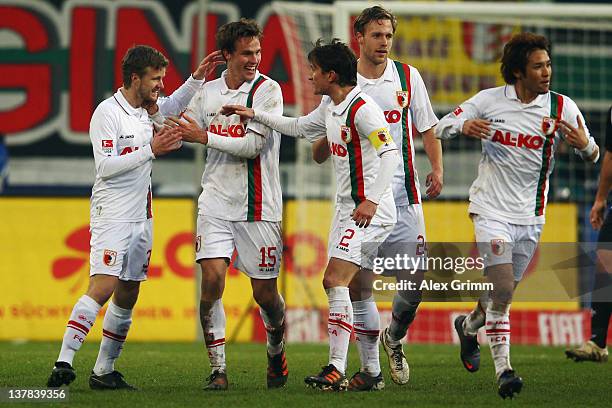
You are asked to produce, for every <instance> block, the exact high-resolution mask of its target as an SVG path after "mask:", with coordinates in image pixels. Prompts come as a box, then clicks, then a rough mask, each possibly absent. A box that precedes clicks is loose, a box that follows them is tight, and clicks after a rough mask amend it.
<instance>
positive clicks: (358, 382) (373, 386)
mask: <svg viewBox="0 0 612 408" xmlns="http://www.w3.org/2000/svg"><path fill="white" fill-rule="evenodd" d="M383 388H385V380H384V379H383V376H382V372H381V373H379V374H378V375H377V376H376V377H373V376H371V375H370V374H368V373H364V372H363V371H358V372H356V373H355V375H353V377H352V378H351V381H349V385H348V390H349V391H378V390H382V389H383Z"/></svg>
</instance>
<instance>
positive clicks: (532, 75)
mask: <svg viewBox="0 0 612 408" xmlns="http://www.w3.org/2000/svg"><path fill="white" fill-rule="evenodd" d="M514 74H515V76H516V78H517V85H519V86H522V87H523V88H524V89H525V90H527V91H528V92H530V93H532V94H535V95H541V94H545V93H547V92H548V91H549V90H550V79H551V76H552V64H551V61H550V57H549V56H548V52H546V50H535V51H533V52H532V53H531V54H529V58H528V60H527V66H526V67H525V73H524V74H523V73H522V72H520V71H517V72H515V73H514ZM519 83H520V84H519Z"/></svg>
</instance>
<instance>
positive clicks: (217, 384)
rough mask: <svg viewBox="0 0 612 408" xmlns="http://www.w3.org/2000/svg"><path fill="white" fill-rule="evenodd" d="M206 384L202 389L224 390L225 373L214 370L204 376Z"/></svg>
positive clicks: (226, 385) (225, 382)
mask: <svg viewBox="0 0 612 408" xmlns="http://www.w3.org/2000/svg"><path fill="white" fill-rule="evenodd" d="M206 381H208V384H206V385H205V386H204V391H226V390H227V387H228V382H227V374H225V371H221V370H215V371H213V372H212V374H211V375H209V376H208V378H206Z"/></svg>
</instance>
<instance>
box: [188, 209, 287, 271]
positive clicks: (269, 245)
mask: <svg viewBox="0 0 612 408" xmlns="http://www.w3.org/2000/svg"><path fill="white" fill-rule="evenodd" d="M234 249H236V253H237V256H236V259H235V260H234V266H236V268H238V269H239V270H241V271H242V272H244V273H245V274H246V275H247V276H248V277H250V278H254V279H272V278H276V277H278V272H279V270H280V265H281V257H282V254H283V238H282V234H281V223H280V222H271V221H255V222H248V221H226V220H222V219H220V218H214V217H206V216H203V215H198V230H197V235H196V242H195V250H196V257H195V259H196V262H197V261H200V260H201V259H210V258H228V259H231V258H232V254H233V252H234Z"/></svg>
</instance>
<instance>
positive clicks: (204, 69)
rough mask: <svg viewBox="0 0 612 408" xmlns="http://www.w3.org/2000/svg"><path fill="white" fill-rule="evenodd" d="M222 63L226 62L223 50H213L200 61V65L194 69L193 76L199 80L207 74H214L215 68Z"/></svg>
mask: <svg viewBox="0 0 612 408" xmlns="http://www.w3.org/2000/svg"><path fill="white" fill-rule="evenodd" d="M222 64H225V58H223V54H222V53H221V51H219V50H217V51H213V52H211V53H210V54H208V55H207V56H205V57H204V59H203V60H202V61H200V65H198V68H197V69H196V70H195V71H194V73H193V77H194V78H195V79H198V80H202V79H205V78H206V77H207V76H210V75H212V73H213V72H215V68H217V67H218V66H219V65H222Z"/></svg>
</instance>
